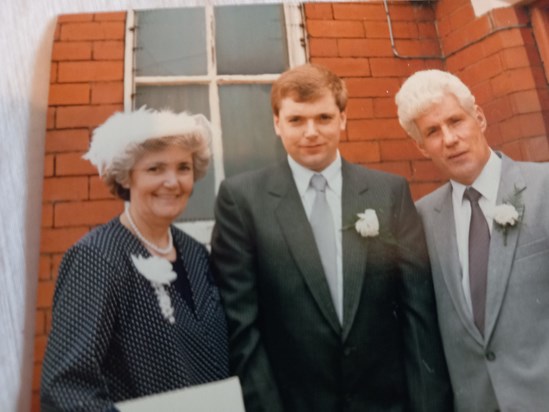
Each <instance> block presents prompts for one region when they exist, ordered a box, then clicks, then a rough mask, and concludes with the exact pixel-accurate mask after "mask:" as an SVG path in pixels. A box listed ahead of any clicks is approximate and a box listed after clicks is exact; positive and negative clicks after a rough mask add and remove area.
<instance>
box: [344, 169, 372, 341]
mask: <svg viewBox="0 0 549 412" xmlns="http://www.w3.org/2000/svg"><path fill="white" fill-rule="evenodd" d="M341 173H342V178H343V186H342V190H341V207H342V210H341V216H342V222H343V228H344V229H343V233H342V254H343V340H345V339H346V338H347V336H348V334H349V332H350V330H351V327H352V325H353V322H354V319H355V316H356V312H357V309H358V304H359V302H360V296H361V293H362V284H363V283H364V274H365V272H366V260H367V255H368V242H367V241H366V240H365V239H364V238H362V237H361V236H359V235H358V233H357V232H356V231H355V229H354V227H352V228H345V226H346V225H349V224H350V223H352V222H354V221H356V219H357V216H356V215H357V213H361V212H363V211H364V210H365V209H366V208H368V198H367V192H368V181H367V179H365V178H364V176H362V177H360V176H358V175H357V174H356V173H353V171H352V170H351V167H350V165H349V164H348V163H347V162H345V161H343V163H342V167H341Z"/></svg>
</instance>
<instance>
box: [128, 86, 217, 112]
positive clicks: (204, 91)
mask: <svg viewBox="0 0 549 412" xmlns="http://www.w3.org/2000/svg"><path fill="white" fill-rule="evenodd" d="M144 104H146V105H147V106H148V107H150V108H153V109H157V110H160V109H171V110H173V111H174V112H182V111H189V112H191V113H202V114H203V115H204V116H206V117H208V118H209V117H210V104H209V101H208V86H205V85H184V86H137V89H136V95H135V107H136V108H140V107H141V106H143V105H144Z"/></svg>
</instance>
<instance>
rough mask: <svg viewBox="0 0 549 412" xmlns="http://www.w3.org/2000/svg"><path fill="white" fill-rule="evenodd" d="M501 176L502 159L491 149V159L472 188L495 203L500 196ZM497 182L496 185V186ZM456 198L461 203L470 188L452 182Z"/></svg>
mask: <svg viewBox="0 0 549 412" xmlns="http://www.w3.org/2000/svg"><path fill="white" fill-rule="evenodd" d="M500 176H501V158H500V157H499V156H498V155H497V154H496V153H495V152H494V151H493V150H492V149H490V157H489V158H488V162H486V165H484V168H483V169H482V171H481V172H480V175H478V177H477V178H476V180H475V181H474V182H473V184H472V185H471V187H473V188H474V189H476V190H477V191H478V192H479V193H480V194H481V195H482V196H483V197H485V198H486V199H488V200H489V201H490V202H492V203H495V201H496V197H497V194H498V188H499V180H500ZM494 182H496V184H494ZM450 183H451V184H452V191H453V195H454V197H455V198H456V199H457V200H459V201H460V202H461V201H462V200H463V193H464V192H465V189H466V188H467V187H468V186H466V185H464V184H461V183H459V182H456V181H455V180H450Z"/></svg>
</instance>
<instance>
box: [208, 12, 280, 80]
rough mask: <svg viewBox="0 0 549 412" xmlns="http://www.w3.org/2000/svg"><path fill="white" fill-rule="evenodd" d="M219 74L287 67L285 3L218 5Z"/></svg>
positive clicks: (270, 71) (265, 71) (217, 46)
mask: <svg viewBox="0 0 549 412" xmlns="http://www.w3.org/2000/svg"><path fill="white" fill-rule="evenodd" d="M215 25H216V30H215V32H216V35H215V41H216V50H217V72H218V73H219V74H262V73H280V72H283V71H284V70H285V69H286V68H287V67H288V57H287V56H288V53H287V48H286V33H285V29H284V9H283V7H282V5H246V6H220V7H216V8H215Z"/></svg>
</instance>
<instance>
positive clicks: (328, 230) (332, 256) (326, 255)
mask: <svg viewBox="0 0 549 412" xmlns="http://www.w3.org/2000/svg"><path fill="white" fill-rule="evenodd" d="M326 185H327V182H326V179H325V178H324V176H322V175H321V174H318V173H317V174H314V175H313V177H311V187H312V188H313V189H314V190H315V192H316V196H315V201H314V203H313V209H312V211H311V217H310V223H311V228H312V229H313V234H314V236H315V241H316V246H317V248H318V253H319V254H320V260H321V262H322V267H323V268H324V274H325V275H326V280H327V282H328V287H329V288H330V294H331V296H332V302H333V304H334V307H335V308H336V312H337V315H338V317H339V320H340V322H341V320H342V316H341V314H340V310H339V304H338V298H337V261H336V239H335V229H334V220H333V218H332V212H331V211H330V207H329V205H328V201H327V200H326Z"/></svg>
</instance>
